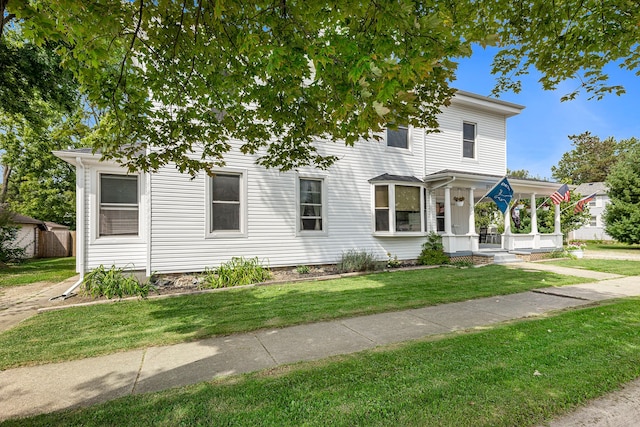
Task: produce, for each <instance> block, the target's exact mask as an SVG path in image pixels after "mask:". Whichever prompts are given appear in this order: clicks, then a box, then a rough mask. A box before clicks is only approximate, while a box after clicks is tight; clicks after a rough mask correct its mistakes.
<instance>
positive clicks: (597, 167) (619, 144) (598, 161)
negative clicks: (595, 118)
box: [551, 132, 640, 185]
mask: <svg viewBox="0 0 640 427" xmlns="http://www.w3.org/2000/svg"><path fill="white" fill-rule="evenodd" d="M569 139H570V140H571V141H572V142H571V145H573V147H574V148H573V149H571V150H570V151H568V152H566V153H564V154H563V155H562V158H561V159H560V161H559V162H558V164H557V165H556V166H552V167H551V173H552V176H553V178H554V179H556V180H558V181H560V182H565V183H567V184H576V185H579V184H583V183H585V182H603V181H605V180H606V178H607V176H608V175H609V172H610V171H611V169H612V168H613V166H614V165H615V164H616V163H617V162H618V161H619V160H620V159H621V158H622V157H623V156H624V155H625V154H626V153H627V151H628V150H629V149H630V148H632V147H634V146H638V145H640V141H639V140H638V139H637V138H629V139H623V140H620V141H616V140H615V139H614V138H612V137H609V138H606V139H604V140H602V139H600V138H599V137H597V136H595V135H592V134H591V133H590V132H584V133H581V134H580V135H570V136H569Z"/></svg>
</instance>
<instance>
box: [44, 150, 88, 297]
mask: <svg viewBox="0 0 640 427" xmlns="http://www.w3.org/2000/svg"><path fill="white" fill-rule="evenodd" d="M76 165H77V166H76V220H77V221H76V270H78V272H79V273H80V278H79V279H78V281H77V282H75V283H74V284H73V285H71V287H70V288H69V289H67V290H66V291H64V293H63V294H62V295H60V296H57V297H53V298H51V300H54V299H57V298H62V299H67V298H69V297H70V296H71V293H72V292H73V291H75V290H76V289H77V288H78V287H79V286H80V285H81V284H82V282H83V281H84V272H85V265H86V263H85V246H84V245H85V235H84V231H85V212H84V205H85V179H84V178H85V166H84V164H83V163H82V159H81V158H80V157H76ZM78 168H79V169H80V172H81V173H78Z"/></svg>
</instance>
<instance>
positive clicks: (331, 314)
mask: <svg viewBox="0 0 640 427" xmlns="http://www.w3.org/2000/svg"><path fill="white" fill-rule="evenodd" d="M585 280H586V279H582V278H577V277H570V276H561V275H557V274H554V273H547V272H532V271H523V270H520V269H509V268H505V267H503V266H497V265H492V266H486V267H482V268H470V269H455V268H437V269H427V270H414V271H397V272H392V273H378V274H371V275H367V276H359V277H351V278H343V279H338V280H329V281H318V282H305V283H297V284H288V285H271V286H258V287H253V288H244V289H228V290H225V291H222V292H215V293H209V294H204V295H192V296H182V297H176V298H168V299H153V300H151V299H150V300H140V301H129V302H115V303H112V304H103V305H96V306H90V307H78V308H71V309H65V310H60V311H55V312H48V313H44V314H40V315H38V316H35V317H32V318H30V319H28V320H26V321H24V322H22V323H21V324H19V325H18V326H17V327H15V328H13V329H10V330H8V331H6V332H4V333H2V334H0V369H6V368H8V367H15V366H21V365H29V364H39V363H47V362H54V361H62V360H71V359H80V358H84V357H90V356H96V355H100V354H108V353H112V352H117V351H122V350H127V349H134V348H142V347H146V346H152V345H165V344H171V343H177V342H184V341H189V340H194V339H200V338H205V337H210V336H213V335H221V334H229V333H234V332H244V331H251V330H256V329H260V328H267V327H282V326H288V325H295V324H301V323H308V322H316V321H322V320H329V319H335V318H341V317H352V316H359V315H366V314H372V313H380V312H385V311H393V310H401V309H408V308H415V307H423V306H428V305H435V304H441V303H447V302H454V301H464V300H468V299H473V298H480V297H487V296H493V295H504V294H510V293H516V292H523V291H526V290H529V289H534V288H541V287H546V286H562V285H568V284H575V283H581V282H585Z"/></svg>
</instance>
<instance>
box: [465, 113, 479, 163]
mask: <svg viewBox="0 0 640 427" xmlns="http://www.w3.org/2000/svg"><path fill="white" fill-rule="evenodd" d="M462 157H464V158H467V159H475V158H476V124H475V123H467V122H464V123H463V124H462Z"/></svg>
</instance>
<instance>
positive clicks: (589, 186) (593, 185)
mask: <svg viewBox="0 0 640 427" xmlns="http://www.w3.org/2000/svg"><path fill="white" fill-rule="evenodd" d="M607 191H609V189H608V188H607V184H606V183H604V182H585V183H584V184H580V185H578V186H577V187H576V189H575V192H576V193H580V194H582V195H583V196H589V195H591V194H593V193H596V194H598V195H601V194H606V193H607Z"/></svg>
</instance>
